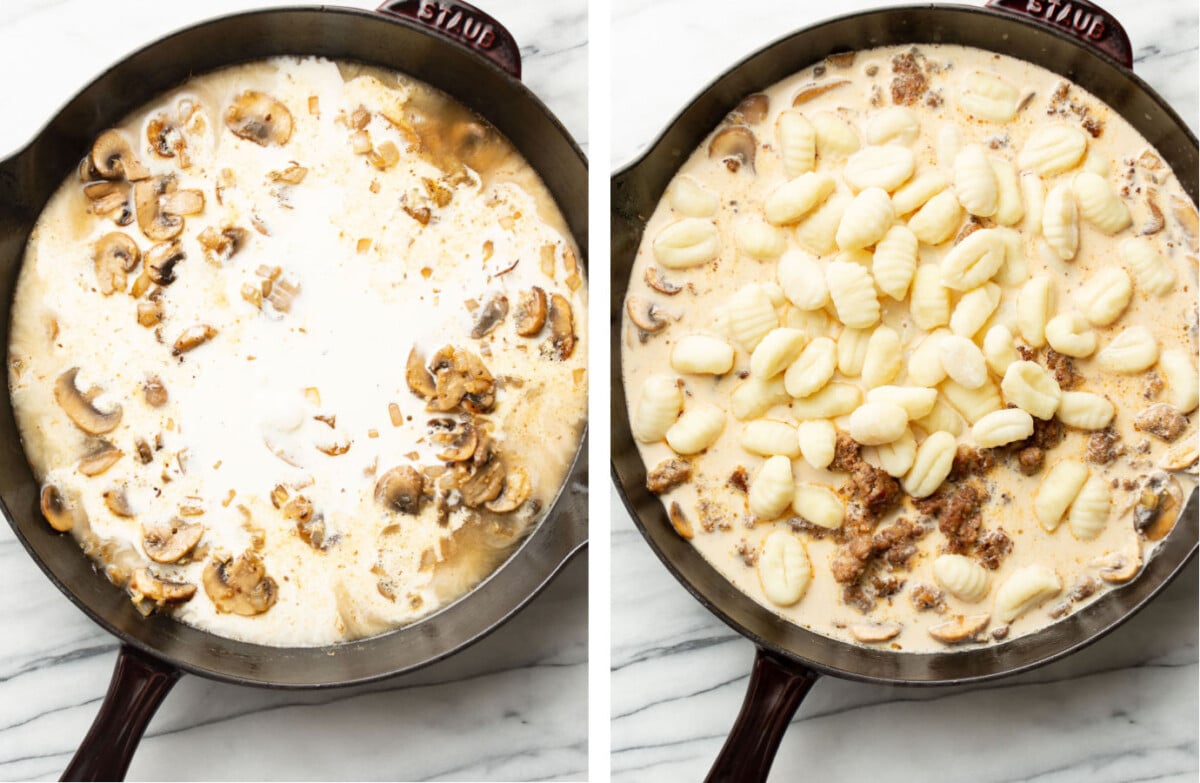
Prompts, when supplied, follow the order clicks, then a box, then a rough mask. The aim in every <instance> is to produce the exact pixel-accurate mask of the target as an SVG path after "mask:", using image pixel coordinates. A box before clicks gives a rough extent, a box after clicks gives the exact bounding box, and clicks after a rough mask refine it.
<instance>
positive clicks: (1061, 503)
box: [1033, 459, 1088, 533]
mask: <svg viewBox="0 0 1200 783" xmlns="http://www.w3.org/2000/svg"><path fill="white" fill-rule="evenodd" d="M1087 479H1088V469H1087V466H1086V465H1084V464H1083V463H1082V462H1080V461H1078V460H1074V459H1063V460H1059V461H1058V462H1056V463H1054V465H1053V466H1052V467H1051V468H1050V470H1048V471H1047V472H1046V475H1045V477H1043V478H1042V483H1041V484H1039V485H1038V489H1037V493H1036V494H1035V495H1034V498H1033V514H1034V516H1036V517H1037V519H1038V522H1040V523H1041V525H1042V527H1043V528H1045V530H1046V532H1048V533H1053V532H1054V531H1055V530H1056V529H1057V528H1058V525H1059V523H1060V522H1062V518H1063V515H1064V514H1066V513H1067V508H1068V507H1069V506H1070V505H1071V502H1072V501H1074V500H1075V496H1076V495H1077V494H1079V490H1080V488H1081V487H1082V486H1083V483H1084V482H1085V481H1087Z"/></svg>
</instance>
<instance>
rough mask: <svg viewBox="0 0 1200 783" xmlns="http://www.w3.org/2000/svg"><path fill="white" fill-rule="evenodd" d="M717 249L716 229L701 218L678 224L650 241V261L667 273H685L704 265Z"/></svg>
mask: <svg viewBox="0 0 1200 783" xmlns="http://www.w3.org/2000/svg"><path fill="white" fill-rule="evenodd" d="M720 249H721V243H720V239H719V238H718V236H717V227H716V225H715V224H714V223H713V222H712V221H711V220H704V219H702V218H684V219H683V220H679V221H677V222H675V223H672V224H671V225H669V226H667V227H666V228H664V229H663V230H662V231H660V232H659V234H658V236H657V237H655V238H654V257H655V258H656V259H657V260H658V263H660V264H662V265H663V266H665V267H667V268H668V269H689V268H691V267H694V266H701V265H702V264H707V263H708V262H709V261H712V260H713V259H714V258H716V257H717V252H718V251H719V250H720Z"/></svg>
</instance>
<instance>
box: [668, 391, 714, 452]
mask: <svg viewBox="0 0 1200 783" xmlns="http://www.w3.org/2000/svg"><path fill="white" fill-rule="evenodd" d="M723 429H725V411H723V410H721V409H720V408H718V407H717V406H716V405H712V404H711V403H701V404H699V405H695V406H693V407H690V408H684V411H683V413H682V414H680V416H679V418H678V419H676V420H675V423H674V424H672V425H671V426H670V427H669V428H668V429H667V445H668V446H670V447H671V450H672V451H674V452H675V453H676V454H682V455H684V456H687V455H689V454H699V453H700V452H702V451H704V450H705V449H707V448H708V447H709V446H711V445H712V444H713V443H715V442H716V440H717V438H718V437H720V435H721V430H723Z"/></svg>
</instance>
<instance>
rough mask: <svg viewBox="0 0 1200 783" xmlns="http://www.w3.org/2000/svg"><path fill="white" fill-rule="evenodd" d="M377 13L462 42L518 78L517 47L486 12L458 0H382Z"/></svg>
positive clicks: (508, 34) (506, 32)
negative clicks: (418, 24) (413, 22)
mask: <svg viewBox="0 0 1200 783" xmlns="http://www.w3.org/2000/svg"><path fill="white" fill-rule="evenodd" d="M375 10H376V11H377V12H379V13H381V14H387V15H389V16H397V17H400V18H401V19H412V20H413V21H415V22H419V23H420V24H422V25H424V26H425V27H428V28H430V29H432V30H433V31H434V32H436V33H438V34H439V35H441V36H443V37H446V38H450V39H452V40H455V41H458V42H459V43H464V44H466V45H467V46H469V47H471V48H472V49H474V50H475V51H476V52H479V53H480V54H481V55H483V56H484V57H486V58H488V59H489V60H491V61H492V62H494V63H495V64H496V65H499V66H500V67H501V68H503V69H504V70H506V71H508V72H509V73H511V74H512V75H513V76H514V77H515V78H517V79H520V78H521V50H520V49H519V48H517V42H516V40H515V39H514V38H513V37H512V34H511V33H510V32H508V30H506V29H505V28H504V25H502V24H500V23H499V22H497V21H496V20H495V19H494V18H492V17H491V16H490V15H488V14H486V13H484V12H483V11H480V10H479V9H478V8H476V7H475V6H473V5H470V4H469V3H464V2H462V0H384V2H383V4H382V5H380V6H379V7H378V8H376V9H375Z"/></svg>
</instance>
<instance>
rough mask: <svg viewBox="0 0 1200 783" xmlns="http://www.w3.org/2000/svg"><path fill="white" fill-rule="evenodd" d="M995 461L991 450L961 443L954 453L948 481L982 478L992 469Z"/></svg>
mask: <svg viewBox="0 0 1200 783" xmlns="http://www.w3.org/2000/svg"><path fill="white" fill-rule="evenodd" d="M993 465H995V459H994V458H993V457H992V451H991V449H977V448H975V447H974V446H969V445H967V444H966V443H960V444H959V445H958V450H957V451H956V452H955V453H954V463H953V464H952V465H951V467H950V475H949V476H948V477H947V480H948V481H962V480H963V479H965V478H970V477H971V476H982V475H983V474H985V473H987V472H988V471H989V470H991V469H992V466H993Z"/></svg>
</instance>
